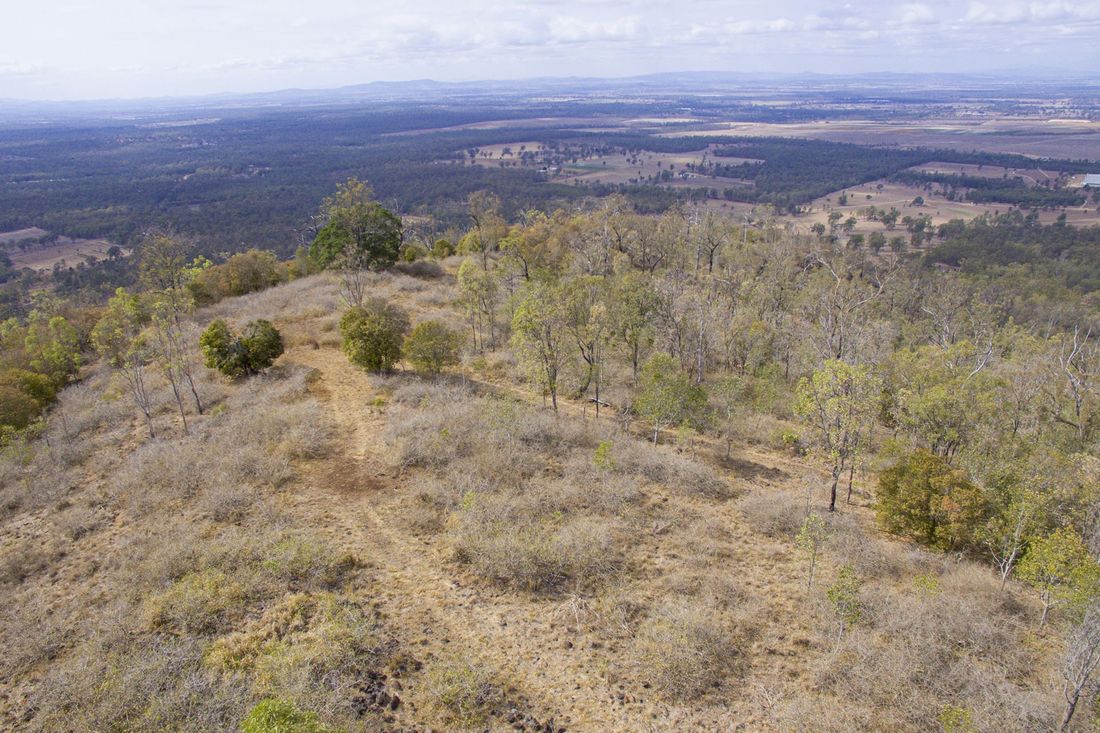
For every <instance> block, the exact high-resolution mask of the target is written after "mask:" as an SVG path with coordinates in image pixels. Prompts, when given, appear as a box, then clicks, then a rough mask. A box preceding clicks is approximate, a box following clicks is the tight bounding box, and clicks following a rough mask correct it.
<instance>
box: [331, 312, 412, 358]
mask: <svg viewBox="0 0 1100 733" xmlns="http://www.w3.org/2000/svg"><path fill="white" fill-rule="evenodd" d="M408 330H409V319H408V316H406V315H405V312H404V311H402V310H401V309H400V308H398V307H397V306H393V305H390V304H388V303H387V302H386V301H384V300H382V299H381V298H372V299H370V300H368V301H367V302H366V303H365V304H364V305H362V306H360V307H358V308H351V309H349V310H348V311H347V312H346V313H345V314H344V315H343V317H342V318H341V319H340V335H341V337H342V341H341V344H340V348H342V349H343V350H344V353H345V354H347V357H348V360H349V361H351V363H352V364H355V365H356V366H359V367H362V368H363V369H366V370H368V371H372V372H389V371H392V370H393V367H394V365H395V364H396V363H397V362H398V361H400V360H401V345H402V340H403V339H404V336H405V334H406V333H407V332H408Z"/></svg>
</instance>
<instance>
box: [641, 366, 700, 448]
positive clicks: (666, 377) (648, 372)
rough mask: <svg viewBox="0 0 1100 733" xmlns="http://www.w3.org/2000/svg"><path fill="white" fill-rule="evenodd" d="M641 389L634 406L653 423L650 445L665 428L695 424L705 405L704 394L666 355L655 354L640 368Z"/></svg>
mask: <svg viewBox="0 0 1100 733" xmlns="http://www.w3.org/2000/svg"><path fill="white" fill-rule="evenodd" d="M639 385H640V386H641V392H640V393H639V394H638V397H637V399H635V400H634V409H635V410H637V411H638V414H639V415H641V416H642V417H643V418H645V419H646V420H648V421H649V422H650V423H652V425H653V444H654V445H656V444H657V436H658V435H659V434H660V431H661V430H663V429H664V428H667V427H670V426H675V425H697V424H698V422H699V420H700V419H701V418H702V416H703V414H704V412H705V411H706V407H707V393H706V390H704V389H703V387H701V386H700V385H698V384H695V383H694V382H692V381H691V378H690V377H688V375H686V374H684V373H683V372H682V371H681V370H680V368H679V366H678V365H677V364H676V362H675V361H674V360H673V359H672V358H671V357H670V356H668V355H666V354H654V355H653V356H651V357H650V358H649V360H648V361H647V362H646V363H645V365H644V366H643V367H642V374H641V377H640V379H639Z"/></svg>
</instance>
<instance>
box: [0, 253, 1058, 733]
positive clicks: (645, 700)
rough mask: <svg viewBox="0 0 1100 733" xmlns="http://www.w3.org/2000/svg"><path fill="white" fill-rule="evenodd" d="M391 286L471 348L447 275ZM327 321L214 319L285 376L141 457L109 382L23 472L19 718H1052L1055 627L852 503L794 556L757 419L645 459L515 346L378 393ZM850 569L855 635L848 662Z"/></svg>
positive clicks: (319, 305)
mask: <svg viewBox="0 0 1100 733" xmlns="http://www.w3.org/2000/svg"><path fill="white" fill-rule="evenodd" d="M452 264H453V263H452ZM444 266H445V268H446V267H448V266H447V265H446V263H444ZM451 269H453V268H451ZM371 288H372V292H373V293H376V294H378V295H380V296H381V297H386V298H390V299H392V300H394V301H395V302H397V303H399V304H400V305H401V306H402V307H404V308H407V309H408V310H409V311H410V313H411V314H412V315H413V318H414V320H418V319H420V318H440V319H444V320H447V321H448V322H449V323H452V324H454V325H455V326H456V327H462V325H463V321H462V318H461V316H460V315H459V314H458V313H457V312H456V311H455V309H454V307H453V305H452V304H453V302H454V297H453V284H452V281H451V278H450V276H449V275H446V274H445V275H443V276H442V277H435V278H434V279H427V278H424V277H421V278H414V277H410V276H408V275H381V276H372V281H371ZM339 310H340V304H339V298H338V295H337V290H336V287H335V285H334V284H333V283H332V282H331V281H330V280H329V279H327V276H314V277H311V278H306V279H303V280H299V281H295V282H293V283H290V284H288V285H285V286H281V287H279V288H274V289H272V290H270V291H265V292H262V293H255V294H252V295H249V296H245V297H243V298H238V299H231V300H227V301H224V302H222V303H219V304H218V305H217V306H214V307H213V308H212V309H208V310H207V311H205V312H203V313H201V314H199V315H198V320H199V321H200V322H203V321H204V319H209V318H213V317H215V316H226V317H229V318H231V319H233V320H242V321H243V320H248V319H250V318H256V317H266V318H270V319H273V320H274V321H275V322H276V325H277V326H278V327H279V328H280V329H282V331H283V333H284V337H285V338H286V340H287V344H288V352H287V354H286V355H285V356H284V357H282V358H281V359H280V362H279V364H278V365H277V367H276V368H275V369H273V370H272V371H271V372H270V373H269V374H267V375H265V376H262V377H259V378H255V379H252V380H248V381H245V382H241V383H236V384H230V383H226V382H223V381H221V380H220V379H218V378H217V377H208V376H204V377H203V382H202V385H201V389H202V390H203V392H204V395H205V396H206V398H207V401H208V402H209V405H210V408H211V409H210V410H208V412H207V414H206V415H204V416H202V417H199V416H195V417H194V420H193V421H192V422H193V424H192V426H191V428H192V430H191V434H190V435H188V436H185V435H183V434H182V429H181V426H180V425H178V424H177V420H178V416H176V415H174V414H173V412H172V411H171V409H162V410H161V411H160V412H158V414H157V417H156V425H157V426H158V428H159V432H160V433H161V436H160V437H159V438H158V439H157V440H155V441H151V440H149V439H148V438H147V437H146V433H145V431H144V430H143V428H142V426H141V423H140V420H139V419H138V417H139V416H138V415H137V414H136V413H135V411H134V410H133V409H132V408H131V407H130V405H129V403H128V402H127V401H126V398H125V395H124V394H122V393H121V392H120V391H119V389H118V385H117V384H112V380H111V378H110V375H109V374H107V373H106V372H103V371H100V370H97V369H90V370H88V372H87V373H86V375H85V378H84V379H83V380H82V381H81V382H80V383H79V384H77V385H75V386H73V387H71V388H69V389H67V390H66V391H65V392H64V393H63V395H62V397H61V402H60V407H59V409H58V410H56V411H54V412H53V413H52V415H51V425H50V446H49V447H47V446H46V445H45V444H44V442H36V443H33V444H30V445H25V446H13V447H12V448H10V449H9V450H8V451H7V454H6V455H5V456H4V457H3V460H2V461H0V501H2V507H3V513H2V515H0V521H2V524H0V591H2V592H3V593H4V594H5V599H6V607H5V613H4V614H2V615H0V644H2V646H3V648H4V649H5V655H4V659H3V660H2V661H0V685H3V687H4V690H5V696H4V697H3V699H0V714H2V715H3V717H0V721H2V722H0V727H4V728H12V729H18V730H32V731H53V730H70V729H76V730H133V731H146V730H149V731H152V730H166V729H172V730H184V731H208V730H233V729H235V728H236V727H237V726H238V725H239V723H240V720H241V719H242V718H243V716H244V715H245V713H246V712H247V710H249V709H250V708H251V707H252V706H253V705H254V704H255V703H256V702H257V701H258V700H259V699H262V698H265V697H270V696H273V697H278V698H281V699H287V700H291V701H293V702H294V703H295V705H297V706H298V707H299V708H300V709H303V710H310V711H313V712H316V713H317V714H318V715H319V716H320V718H321V720H322V721H323V722H325V723H326V724H328V725H333V726H337V727H340V728H342V729H345V730H349V731H350V730H393V729H421V730H422V729H424V728H425V727H426V726H432V727H434V728H435V729H437V730H457V729H460V728H462V727H472V729H477V730H483V729H485V728H489V729H494V730H495V729H506V728H511V727H512V726H513V724H514V722H521V724H522V725H524V726H526V727H527V729H529V730H535V729H540V728H542V729H545V728H544V724H547V721H549V720H550V719H551V718H552V719H554V721H555V724H554V726H552V727H554V728H555V729H556V728H561V727H565V728H567V729H568V730H571V731H644V730H652V731H656V730H733V729H735V728H736V727H737V726H738V725H741V726H743V729H745V730H762V731H787V730H791V731H801V730H815V731H816V730H823V731H851V730H897V731H914V732H916V731H926V730H938V729H939V728H940V727H941V726H940V716H941V714H942V713H943V711H944V710H946V709H949V708H950V709H955V708H965V710H966V711H967V714H968V715H969V716H970V718H971V720H972V721H973V723H974V729H975V730H981V731H987V730H988V731H993V730H998V731H1005V730H1045V729H1049V728H1050V727H1052V726H1053V724H1054V720H1055V718H1056V716H1057V713H1058V712H1059V706H1060V692H1059V690H1058V688H1057V686H1056V684H1055V681H1054V679H1053V677H1054V676H1055V675H1056V672H1054V671H1053V670H1054V664H1055V659H1056V656H1057V652H1058V650H1057V645H1058V641H1057V637H1056V636H1054V635H1050V634H1048V633H1043V634H1037V633H1035V631H1034V629H1033V620H1034V618H1035V614H1034V610H1035V609H1034V608H1032V602H1031V601H1029V600H1028V599H1027V596H1026V595H1024V594H1022V593H1021V592H1020V591H1019V589H1018V588H1015V587H1014V586H1013V585H1012V584H1010V586H1009V589H1008V591H1007V592H1005V593H1001V592H999V591H998V589H997V587H996V585H997V584H996V582H995V581H994V578H993V576H992V574H991V573H990V572H989V571H988V569H987V568H985V567H984V566H982V565H980V564H974V563H971V562H969V561H966V560H962V561H957V560H956V559H955V558H949V557H944V556H940V555H935V554H931V553H928V552H925V551H922V550H917V549H914V548H913V547H912V546H910V545H907V544H903V543H900V542H897V541H895V540H893V539H890V538H886V537H883V536H881V535H880V534H879V533H878V532H877V530H876V529H875V527H874V525H873V523H872V522H871V521H870V516H869V513H868V512H867V510H866V509H864V508H862V507H857V506H851V507H849V506H846V505H845V506H841V511H840V512H839V513H838V514H837V515H835V516H831V517H828V527H829V539H828V541H827V542H826V544H825V546H824V548H823V550H822V554H821V556H820V558H819V565H818V576H817V577H818V579H817V580H816V581H815V584H814V587H813V588H807V587H806V572H807V569H808V566H807V560H806V558H805V557H804V555H802V554H800V552H799V551H798V550H797V548H796V547H795V542H794V536H795V535H796V534H797V532H798V529H799V527H800V526H801V522H802V520H803V519H804V517H805V516H806V512H807V509H808V507H810V506H812V507H813V508H814V509H815V510H816V511H819V512H820V511H821V509H822V507H821V497H822V496H823V486H822V484H821V479H820V477H819V476H818V475H817V474H816V473H815V471H814V469H813V467H812V465H811V464H810V463H808V462H807V460H806V459H804V458H801V457H798V456H795V455H793V454H790V453H783V452H780V451H777V450H775V449H773V448H772V447H771V446H770V443H769V441H770V440H771V434H772V433H773V432H774V431H775V428H777V427H779V426H781V425H782V423H781V422H780V421H761V422H760V423H759V424H755V423H754V424H751V425H747V426H746V427H744V431H745V433H746V434H745V435H742V436H738V440H737V441H736V445H735V451H734V455H733V456H732V458H731V459H730V460H726V459H725V458H724V452H725V444H724V443H721V442H720V441H715V442H711V441H709V440H706V439H700V440H698V441H697V442H696V444H694V445H688V444H684V445H680V446H676V445H675V444H669V445H661V446H658V447H656V448H654V447H653V446H652V445H650V444H649V443H647V442H646V441H645V440H644V439H642V438H639V437H637V436H635V435H634V434H632V433H631V432H629V431H628V430H624V429H623V428H622V423H620V422H619V421H617V420H615V419H614V417H613V416H609V415H607V414H604V415H603V416H602V417H601V419H600V420H598V421H597V420H594V419H592V415H591V412H588V413H587V417H582V414H585V413H584V411H583V407H582V406H581V405H580V404H574V403H572V402H570V401H568V400H563V406H562V411H561V414H558V415H555V414H553V413H552V412H551V411H549V410H546V409H543V408H542V407H541V400H540V399H539V398H538V396H537V395H533V394H531V392H530V391H528V390H527V388H526V387H524V386H523V385H521V384H517V383H516V381H515V379H514V377H513V376H512V375H513V374H514V364H513V362H512V360H511V358H510V357H509V356H508V354H507V353H506V352H501V353H499V354H490V355H484V356H473V357H470V358H468V359H467V362H466V364H465V365H464V366H463V369H464V370H465V372H466V374H467V376H466V377H461V376H458V375H450V376H448V375H444V376H442V377H440V378H438V379H435V380H425V379H422V378H419V377H414V376H411V375H405V374H398V375H396V376H391V377H388V378H378V377H374V376H370V375H366V374H364V373H362V372H359V371H357V370H355V369H354V368H353V367H351V366H350V365H349V364H348V363H347V361H346V359H345V358H344V357H343V355H342V354H341V353H340V352H339V351H338V349H336V348H334V346H335V343H336V341H335V339H336V336H335V332H334V330H333V324H334V323H335V320H336V319H337V318H338V317H339ZM470 375H474V376H475V377H476V378H477V379H479V380H484V381H476V380H475V379H473V378H470ZM157 389H158V390H160V392H159V393H158V394H159V397H158V399H159V400H161V402H162V403H163V402H167V396H166V394H165V393H164V390H165V389H166V387H165V385H162V384H161V385H157ZM624 396H625V395H624ZM62 417H63V418H64V422H62ZM843 565H849V566H851V567H852V568H853V569H854V571H855V573H856V574H857V575H858V576H859V577H860V578H861V579H862V581H863V586H862V590H861V591H860V601H861V604H862V606H863V614H862V617H861V619H860V621H859V622H858V623H856V624H854V625H853V626H851V627H850V628H849V629H848V630H847V631H846V633H845V634H844V636H843V637H842V638H841V639H840V640H839V643H838V641H837V633H836V632H837V627H836V625H835V623H834V619H833V616H832V610H831V608H830V606H829V603H828V601H827V600H826V598H825V588H826V587H827V586H828V584H829V583H830V582H832V579H833V578H834V577H835V574H836V571H837V568H839V567H841V566H843ZM395 696H399V698H400V700H398V701H397V702H396V703H395V702H394V699H395ZM534 719H537V720H538V721H539V722H538V724H537V726H536V724H534V723H530V722H529V721H530V720H534ZM523 721H528V722H523Z"/></svg>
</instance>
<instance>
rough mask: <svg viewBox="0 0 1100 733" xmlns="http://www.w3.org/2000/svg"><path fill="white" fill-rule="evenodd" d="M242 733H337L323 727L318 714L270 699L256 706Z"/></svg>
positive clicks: (242, 727) (246, 719) (247, 717)
mask: <svg viewBox="0 0 1100 733" xmlns="http://www.w3.org/2000/svg"><path fill="white" fill-rule="evenodd" d="M241 731H242V733H336V732H335V730H334V729H332V728H329V727H328V726H325V725H322V724H321V722H320V721H319V720H317V714H316V713H311V712H308V711H304V710H299V709H298V708H297V707H295V706H294V703H291V702H288V701H286V700H276V699H273V698H269V699H267V700H263V701H262V702H259V703H257V704H256V706H255V707H253V708H252V710H250V711H249V712H248V715H247V716H245V719H244V720H242V721H241Z"/></svg>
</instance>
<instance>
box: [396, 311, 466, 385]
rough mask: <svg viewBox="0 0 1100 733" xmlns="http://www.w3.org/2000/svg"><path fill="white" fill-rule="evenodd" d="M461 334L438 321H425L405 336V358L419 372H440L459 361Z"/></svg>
mask: <svg viewBox="0 0 1100 733" xmlns="http://www.w3.org/2000/svg"><path fill="white" fill-rule="evenodd" d="M458 349H459V336H458V334H457V333H455V332H454V331H452V330H451V329H449V328H447V327H446V326H444V325H443V324H442V323H440V322H438V321H424V322H423V323H418V324H417V325H416V328H414V329H413V330H412V332H411V333H409V335H408V336H406V337H405V344H404V353H405V358H406V359H408V361H409V363H410V364H412V366H413V368H414V369H416V370H417V371H418V372H426V373H428V374H438V373H439V372H441V371H443V369H444V368H446V367H449V366H454V365H455V364H457V363H458Z"/></svg>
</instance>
